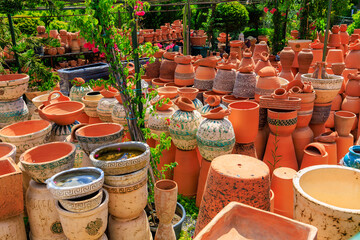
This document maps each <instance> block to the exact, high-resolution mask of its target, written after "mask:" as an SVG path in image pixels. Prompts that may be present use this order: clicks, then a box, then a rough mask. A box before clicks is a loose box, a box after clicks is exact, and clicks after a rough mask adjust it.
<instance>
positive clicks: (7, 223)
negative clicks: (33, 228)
mask: <svg viewBox="0 0 360 240" xmlns="http://www.w3.org/2000/svg"><path fill="white" fill-rule="evenodd" d="M0 239H6V240H26V239H27V236H26V231H25V224H24V217H23V215H22V214H20V215H17V216H15V217H11V218H7V219H4V220H0Z"/></svg>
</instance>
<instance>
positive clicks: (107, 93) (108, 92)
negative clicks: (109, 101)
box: [100, 87, 119, 98]
mask: <svg viewBox="0 0 360 240" xmlns="http://www.w3.org/2000/svg"><path fill="white" fill-rule="evenodd" d="M118 93H119V91H118V90H117V89H116V88H114V87H109V89H105V88H104V89H103V90H101V91H100V94H101V95H103V96H104V98H113V97H115V95H117V94H118Z"/></svg>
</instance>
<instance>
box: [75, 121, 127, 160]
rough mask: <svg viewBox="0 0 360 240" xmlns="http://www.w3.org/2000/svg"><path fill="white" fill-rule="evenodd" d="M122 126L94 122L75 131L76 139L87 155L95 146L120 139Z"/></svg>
mask: <svg viewBox="0 0 360 240" xmlns="http://www.w3.org/2000/svg"><path fill="white" fill-rule="evenodd" d="M123 135H124V127H123V126H122V125H120V124H117V123H95V124H89V125H87V126H84V127H82V128H80V129H78V130H76V131H75V136H76V139H77V140H78V141H79V143H80V146H81V148H82V149H83V150H84V152H85V153H86V154H88V155H90V153H91V152H92V151H94V150H95V149H96V148H98V147H100V146H103V145H107V144H111V143H119V142H121V141H122V138H123Z"/></svg>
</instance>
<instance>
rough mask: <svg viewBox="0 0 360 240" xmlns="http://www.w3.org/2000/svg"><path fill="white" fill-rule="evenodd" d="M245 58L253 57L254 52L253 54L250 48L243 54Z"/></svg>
mask: <svg viewBox="0 0 360 240" xmlns="http://www.w3.org/2000/svg"><path fill="white" fill-rule="evenodd" d="M243 56H244V57H248V58H250V57H252V52H251V49H250V48H246V49H245V51H244V52H243Z"/></svg>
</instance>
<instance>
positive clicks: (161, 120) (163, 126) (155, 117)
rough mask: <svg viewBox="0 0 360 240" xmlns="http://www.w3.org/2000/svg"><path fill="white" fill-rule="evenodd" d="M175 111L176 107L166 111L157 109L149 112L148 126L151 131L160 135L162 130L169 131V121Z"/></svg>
mask: <svg viewBox="0 0 360 240" xmlns="http://www.w3.org/2000/svg"><path fill="white" fill-rule="evenodd" d="M174 113H175V110H174V108H169V109H167V110H164V111H159V110H157V111H156V112H154V113H153V114H149V121H148V127H149V128H150V130H151V132H153V133H155V134H157V135H159V134H160V133H162V132H165V133H168V134H169V133H170V132H169V123H170V119H171V116H172V115H173V114H174Z"/></svg>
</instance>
